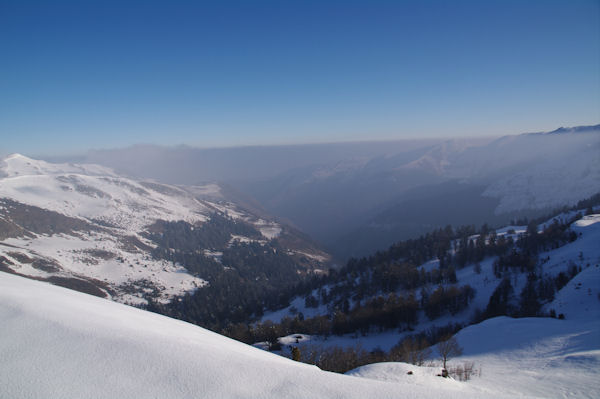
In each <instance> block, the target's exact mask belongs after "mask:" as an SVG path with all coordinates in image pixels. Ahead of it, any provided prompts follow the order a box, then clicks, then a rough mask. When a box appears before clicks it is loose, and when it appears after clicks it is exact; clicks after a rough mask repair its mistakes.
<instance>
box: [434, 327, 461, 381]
mask: <svg viewBox="0 0 600 399" xmlns="http://www.w3.org/2000/svg"><path fill="white" fill-rule="evenodd" d="M436 348H437V350H438V352H439V353H440V356H441V357H442V363H443V367H444V369H443V370H442V375H443V376H444V377H447V376H448V371H447V369H446V362H447V361H448V359H450V358H452V357H455V356H460V355H462V353H463V348H462V347H461V346H460V345H459V344H458V341H457V340H456V338H454V337H446V338H445V339H443V340H442V341H440V342H439V343H438V344H437V345H436Z"/></svg>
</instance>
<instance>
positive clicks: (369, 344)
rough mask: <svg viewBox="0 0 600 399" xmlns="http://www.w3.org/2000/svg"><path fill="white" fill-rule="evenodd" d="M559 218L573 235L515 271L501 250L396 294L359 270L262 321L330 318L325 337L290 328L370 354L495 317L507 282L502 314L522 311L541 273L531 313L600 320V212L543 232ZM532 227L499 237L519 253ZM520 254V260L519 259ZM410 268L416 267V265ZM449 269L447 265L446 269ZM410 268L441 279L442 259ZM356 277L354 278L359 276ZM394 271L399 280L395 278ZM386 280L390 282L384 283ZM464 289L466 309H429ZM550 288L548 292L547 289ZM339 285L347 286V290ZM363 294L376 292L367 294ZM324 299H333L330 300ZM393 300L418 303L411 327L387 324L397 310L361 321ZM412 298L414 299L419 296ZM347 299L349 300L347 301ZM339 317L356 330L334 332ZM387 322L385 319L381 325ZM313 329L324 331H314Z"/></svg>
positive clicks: (570, 215) (568, 218) (570, 217)
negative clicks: (496, 303) (500, 291)
mask: <svg viewBox="0 0 600 399" xmlns="http://www.w3.org/2000/svg"><path fill="white" fill-rule="evenodd" d="M558 223H564V225H565V226H567V225H568V226H569V227H568V228H567V229H566V230H565V232H564V234H565V235H566V237H567V240H566V241H563V242H562V244H561V245H558V244H557V243H556V242H554V241H550V242H549V244H545V245H544V246H542V247H541V248H546V249H542V250H541V251H540V252H539V253H538V255H537V257H536V258H535V259H536V261H535V263H534V264H532V265H530V266H529V268H526V267H525V266H524V265H523V266H521V265H519V264H517V265H516V267H512V269H508V270H504V271H502V268H501V266H499V265H501V264H502V262H499V259H500V258H499V257H498V256H496V255H492V256H489V255H488V256H486V257H485V258H483V259H482V260H480V261H477V262H473V263H467V264H466V265H465V266H464V267H460V268H457V269H456V270H455V277H454V278H455V280H454V281H452V278H449V279H444V278H442V279H441V280H440V281H438V280H435V281H431V280H426V279H424V280H423V281H425V283H424V284H423V285H422V286H418V287H416V288H410V289H405V288H395V289H394V290H393V291H391V292H390V291H385V290H382V289H380V288H379V289H377V290H373V289H371V288H370V287H369V286H365V285H364V284H362V283H361V278H362V277H359V276H364V275H363V274H360V275H357V274H356V273H355V272H351V271H350V272H349V273H350V279H348V280H349V281H348V282H346V283H342V281H343V278H338V279H337V282H336V281H333V282H332V281H329V282H327V283H326V284H325V285H320V286H317V287H316V288H313V290H312V291H311V292H308V293H307V294H305V295H303V296H299V297H296V298H294V299H293V300H292V301H291V303H290V305H289V306H288V307H286V308H284V309H280V310H278V311H274V312H269V313H266V314H265V315H263V318H262V320H263V323H269V320H271V321H273V322H275V323H283V322H284V320H285V318H288V320H289V319H297V318H298V315H300V314H301V315H302V318H303V319H304V321H305V324H304V325H303V328H309V329H310V328H312V327H311V326H312V325H313V324H314V323H313V322H312V321H311V320H315V321H318V320H322V319H321V318H322V317H326V318H328V320H329V322H328V323H329V324H328V326H329V327H328V329H327V330H326V331H325V333H324V335H323V334H322V333H320V332H317V333H314V332H309V331H308V330H302V329H300V330H294V331H291V333H292V334H300V333H303V339H302V342H301V343H300V347H306V348H310V347H311V346H312V347H315V346H321V347H335V346H340V347H347V348H350V347H354V346H356V345H357V344H358V345H360V346H361V347H362V348H363V349H365V350H367V351H372V350H383V351H389V350H390V349H392V348H393V347H394V346H395V345H397V344H398V343H399V342H400V341H401V340H402V339H404V338H406V337H410V336H419V334H424V336H426V337H427V339H430V336H431V333H432V332H435V331H436V330H438V331H444V329H445V328H447V327H448V326H451V328H450V329H449V330H448V331H452V329H454V328H456V327H459V328H460V326H465V325H468V324H470V323H472V322H473V321H474V320H475V321H477V320H481V318H482V315H483V316H484V317H485V315H486V312H487V317H493V316H494V315H495V314H496V313H494V311H493V310H492V307H491V306H490V303H492V302H494V301H493V300H492V298H493V297H494V296H495V295H497V292H498V289H499V287H500V286H501V285H502V283H503V282H504V281H508V282H510V284H509V285H510V295H509V298H508V305H509V306H508V307H507V309H506V310H504V311H503V312H508V313H509V314H515V315H519V316H522V315H523V314H525V313H522V311H520V310H519V309H518V308H519V306H525V305H529V303H528V302H527V301H526V299H527V298H528V297H527V295H526V293H527V292H528V291H527V290H526V288H527V287H529V284H530V276H535V280H534V282H533V286H534V288H535V290H534V296H533V298H534V299H533V302H534V305H535V304H539V306H540V308H539V309H538V310H533V311H532V312H533V313H536V314H538V315H541V316H547V315H548V314H555V315H561V314H562V315H563V316H564V317H565V318H566V320H567V322H570V320H572V319H574V318H575V317H580V316H581V315H586V316H585V318H587V319H598V317H600V301H599V298H600V285H598V284H597V282H598V280H597V279H598V276H600V245H599V243H600V214H591V215H587V216H581V212H576V211H570V212H566V213H563V214H560V215H556V216H555V217H553V218H551V219H549V220H548V221H546V222H544V223H541V224H540V225H539V226H538V234H543V232H544V231H548V232H550V231H553V229H557V226H558ZM527 230H528V227H527V226H507V227H504V228H500V229H497V230H495V231H494V234H495V235H494V237H495V238H494V239H495V240H506V241H512V240H514V241H515V243H516V244H515V247H514V250H515V252H514V253H519V252H518V251H520V246H521V245H524V244H522V243H523V242H526V241H521V243H520V241H518V240H519V239H523V240H526V237H527ZM548 234H549V233H548ZM488 237H491V236H488ZM478 238H479V236H478V235H472V236H470V239H471V240H472V241H473V242H475V241H477V240H478ZM488 240H489V238H488ZM488 244H489V242H488ZM459 246H460V244H459V243H458V242H454V243H452V244H451V245H450V248H452V249H451V250H450V251H451V252H454V254H455V256H456V255H458V253H457V249H458V248H459ZM512 251H513V250H509V251H507V252H506V254H505V255H503V257H504V259H507V258H508V259H510V258H511V256H513V255H512V254H513V252H512ZM380 256H381V255H380ZM517 259H519V258H518V257H517ZM524 259H527V258H524ZM382 262H383V265H384V266H383V267H382V269H383V270H385V269H386V268H390V269H391V266H392V265H391V264H390V263H393V262H390V261H389V260H385V261H382ZM446 262H448V261H446ZM385 265H388V266H387V267H386V266H385ZM407 267H409V269H412V268H413V267H414V266H407ZM448 267H449V266H446V268H448ZM521 267H523V269H521ZM378 270H379V269H378ZM401 270H402V269H401ZM404 270H405V271H404V273H408V274H404V276H405V278H406V279H414V278H417V276H419V275H421V276H425V275H426V274H427V275H430V276H435V275H438V273H439V272H440V260H439V259H437V258H433V259H431V260H429V261H427V262H424V263H423V264H421V265H418V266H416V272H415V273H409V272H406V269H404ZM378 273H380V271H378ZM352 276H356V277H354V279H353V278H352ZM390 276H391V277H393V275H390ZM428 279H429V277H428ZM383 284H388V283H386V282H385V281H384V283H383ZM565 284H566V285H565ZM400 286H401V285H400ZM466 286H468V287H470V289H469V290H466V292H472V297H470V299H469V300H468V301H466V302H465V303H464V304H463V307H458V308H448V309H446V310H442V311H441V312H439V313H434V312H428V311H427V308H428V306H429V305H428V304H427V302H428V301H430V300H431V298H434V297H436V296H437V297H438V298H439V297H440V295H442V294H443V293H444V292H445V293H446V294H447V293H448V292H452V290H454V291H455V292H459V293H460V292H461V291H460V290H458V291H457V289H462V288H461V287H463V288H464V287H466ZM549 286H550V291H551V292H550V293H548V292H547V291H548V287H549ZM341 287H346V288H345V290H344V291H342V290H341ZM348 290H349V291H348ZM471 290H472V291H471ZM553 290H556V291H553ZM365 292H369V293H370V294H368V295H364V293H365ZM325 297H327V300H325V299H324V298H325ZM390 298H394V299H397V298H404V300H405V301H407V300H408V301H409V302H408V303H409V305H406V303H407V302H405V305H404V306H413V305H410V303H414V307H413V309H414V311H415V312H416V313H415V316H416V317H415V318H414V319H410V318H409V319H410V320H411V321H410V322H408V323H407V324H403V323H398V326H397V327H395V328H390V327H386V325H388V326H389V322H388V321H393V320H396V319H399V318H401V317H404V316H398V315H397V313H391V314H389V315H388V318H387V319H383V317H384V315H385V314H384V315H382V316H379V319H372V320H371V322H363V321H362V320H368V319H366V318H365V313H366V312H368V311H369V312H377V311H380V310H381V309H382V308H383V309H384V308H385V307H387V306H390V307H391V309H392V311H393V307H392V306H396V305H394V303H393V302H389V303H388V302H386V301H391V299H390ZM410 298H414V300H412V299H410ZM309 299H310V301H309ZM346 301H347V304H346V305H344V302H346ZM410 301H416V302H410ZM438 301H439V299H438ZM444 301H448V302H453V301H455V299H453V298H450V299H448V298H446V299H445V300H444ZM311 302H312V303H311ZM340 304H341V305H340ZM524 304H525V305H524ZM344 307H346V310H344ZM400 309H402V308H400ZM534 309H535V308H534ZM500 313H502V312H500ZM344 314H345V316H344ZM340 315H342V317H340ZM346 319H348V320H349V321H348V320H346ZM307 320H308V321H307ZM336 320H341V322H340V323H339V325H341V326H347V325H350V326H351V325H352V323H354V325H356V326H357V327H354V328H355V331H353V332H345V330H342V329H340V328H338V331H341V332H337V333H336V327H335V325H336ZM381 320H384V321H383V322H381ZM386 320H387V321H386ZM361 323H362V324H361ZM369 323H370V324H369ZM386 323H387V324H386ZM282 325H283V324H282ZM292 325H294V324H292ZM392 325H393V323H392ZM358 326H362V327H361V330H359V329H358ZM314 331H319V330H318V329H314ZM310 334H313V335H310ZM428 334H429V335H428ZM279 342H280V343H282V344H284V345H286V347H285V348H284V349H283V350H282V351H283V353H287V352H289V348H288V347H287V346H289V345H290V343H289V342H287V341H285V338H283V339H280V340H279ZM599 342H600V341H599ZM292 345H293V343H292Z"/></svg>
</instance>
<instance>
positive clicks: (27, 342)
mask: <svg viewBox="0 0 600 399" xmlns="http://www.w3.org/2000/svg"><path fill="white" fill-rule="evenodd" d="M0 319H1V320H2V328H1V329H0V358H1V359H2V362H0V386H1V387H2V389H1V390H0V398H6V399H9V398H10V399H13V398H42V397H43V398H83V399H85V398H191V397H205V398H303V399H310V398H361V399H363V398H378V399H379V398H398V397H401V398H431V397H445V398H481V397H493V398H508V397H510V396H509V395H505V394H504V393H503V392H502V391H494V392H491V391H489V390H487V389H485V390H482V389H481V388H478V387H476V386H473V385H469V384H458V383H457V382H455V381H451V380H442V379H440V381H439V382H438V383H437V384H435V385H430V384H415V385H407V384H399V383H395V382H382V381H376V380H372V379H367V378H357V377H352V376H345V375H340V374H335V373H329V372H324V371H321V370H319V369H318V368H317V367H314V366H309V365H306V364H302V363H297V362H293V361H291V360H289V359H285V358H283V357H280V356H277V355H274V354H271V353H268V352H265V351H262V350H260V349H256V348H253V347H251V346H248V345H245V344H242V343H239V342H237V341H233V340H230V339H228V338H225V337H223V336H220V335H218V334H215V333H212V332H210V331H207V330H205V329H202V328H200V327H197V326H194V325H191V324H188V323H185V322H182V321H178V320H174V319H170V318H167V317H164V316H160V315H157V314H153V313H149V312H145V311H142V310H139V309H136V308H132V307H129V306H125V305H121V304H118V303H115V302H111V301H107V300H104V299H100V298H96V297H92V296H89V295H85V294H82V293H79V292H75V291H70V290H67V289H65V288H61V287H56V286H52V285H50V284H48V283H43V282H39V281H33V280H29V279H26V278H23V277H19V276H14V275H10V274H6V273H2V272H0Z"/></svg>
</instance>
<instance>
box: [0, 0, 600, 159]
mask: <svg viewBox="0 0 600 399" xmlns="http://www.w3.org/2000/svg"><path fill="white" fill-rule="evenodd" d="M599 71H600V2H599V1H583V0H571V1H552V0H544V1H413V2H409V1H351V0H347V1H340V2H337V1H329V2H328V1H314V2H313V1H298V2H293V1H273V2H263V1H258V0H256V1H250V0H248V1H237V2H236V1H218V2H217V1H214V2H201V1H193V2H192V1H189V2H186V1H164V2H155V1H141V0H140V1H101V2H93V1H74V2H63V1H59V0H57V1H44V2H33V1H27V0H19V1H5V0H0V139H1V141H0V150H2V151H4V152H24V153H32V152H37V153H45V154H58V153H68V152H76V151H83V150H85V149H87V148H107V147H120V146H127V145H131V144H135V143H155V144H168V145H177V144H189V145H194V146H201V147H211V146H230V145H246V144H270V143H273V144H279V143H307V142H331V141H346V140H369V139H401V138H414V137H450V136H480V135H499V134H513V133H520V132H527V131H541V130H550V129H554V128H557V127H559V126H573V125H581V124H596V123H599V122H600V72H599Z"/></svg>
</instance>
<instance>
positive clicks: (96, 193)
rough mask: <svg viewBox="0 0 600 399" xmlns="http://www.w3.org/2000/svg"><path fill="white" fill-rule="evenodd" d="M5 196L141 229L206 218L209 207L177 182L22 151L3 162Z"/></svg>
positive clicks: (133, 230)
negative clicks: (147, 181)
mask: <svg viewBox="0 0 600 399" xmlns="http://www.w3.org/2000/svg"><path fill="white" fill-rule="evenodd" d="M0 171H3V172H4V174H5V175H6V177H4V178H1V179H0V197H5V198H10V199H12V200H14V201H17V202H21V203H23V204H27V205H32V206H37V207H39V208H43V209H48V210H51V211H55V212H58V213H61V214H63V215H67V216H71V217H76V218H86V219H95V220H101V221H103V222H106V223H109V224H110V225H112V226H115V227H117V228H119V229H122V230H125V231H127V232H129V233H137V232H139V231H141V230H142V229H143V228H144V227H145V226H147V225H149V224H151V223H153V222H154V221H155V220H158V219H161V220H167V221H176V220H185V221H187V222H190V223H195V222H198V221H205V220H206V219H207V218H206V214H207V213H208V209H207V207H206V206H205V205H204V204H203V203H201V202H200V201H198V200H197V199H196V198H194V196H192V195H191V194H189V193H187V192H186V191H184V190H182V189H179V188H177V187H175V186H165V185H163V187H168V188H169V190H170V192H169V193H163V192H159V191H156V190H153V189H151V188H149V187H145V186H144V185H142V184H141V183H140V182H137V181H134V180H131V179H128V178H124V177H119V176H117V175H116V174H115V173H114V172H113V171H111V170H110V169H108V168H104V167H101V166H97V165H70V164H52V163H48V162H44V161H40V160H34V159H30V158H27V157H24V156H22V155H19V154H14V155H11V156H9V157H8V158H5V159H4V161H3V165H2V166H0Z"/></svg>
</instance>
